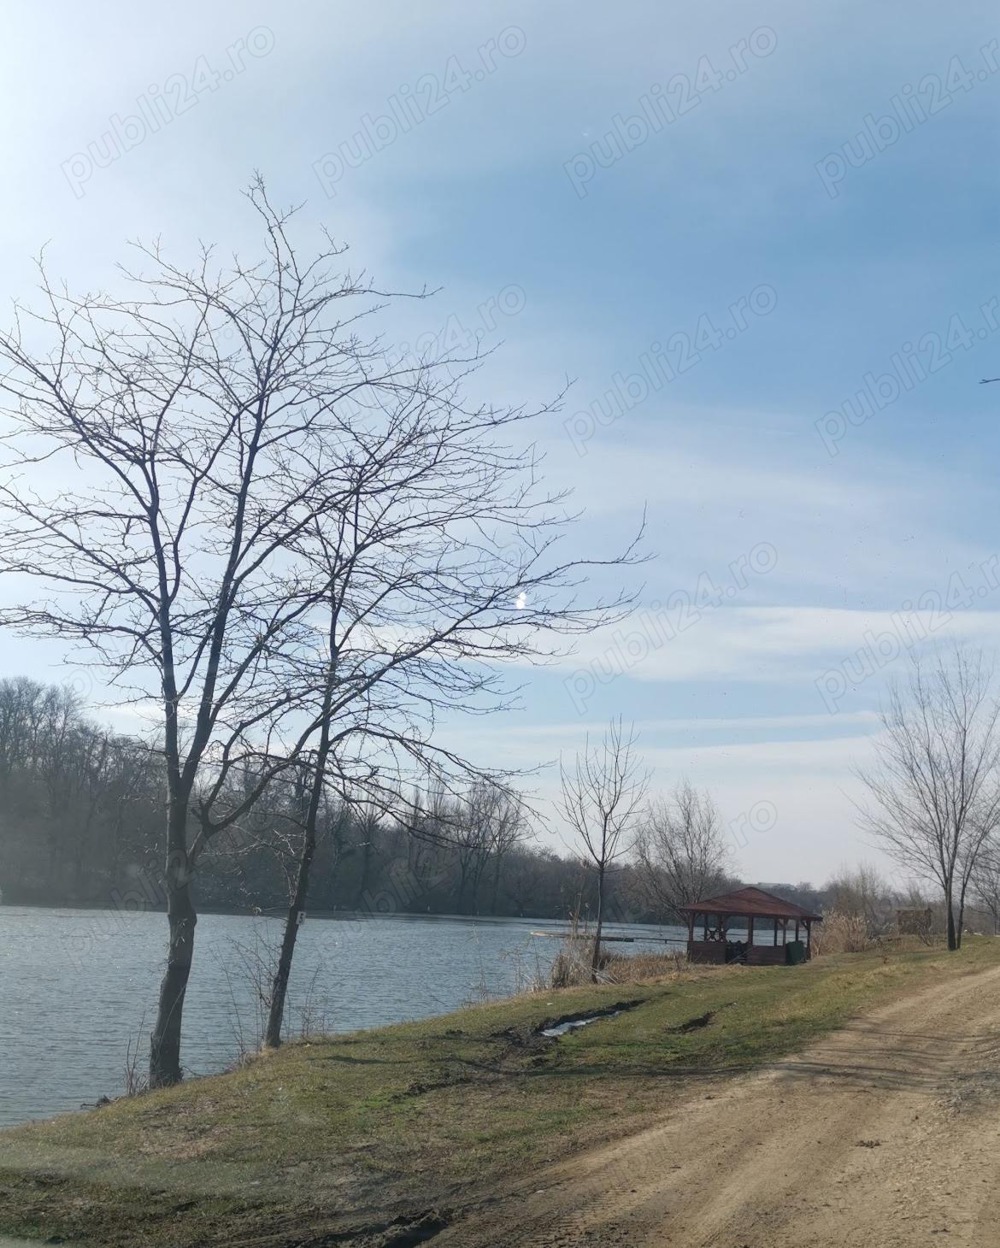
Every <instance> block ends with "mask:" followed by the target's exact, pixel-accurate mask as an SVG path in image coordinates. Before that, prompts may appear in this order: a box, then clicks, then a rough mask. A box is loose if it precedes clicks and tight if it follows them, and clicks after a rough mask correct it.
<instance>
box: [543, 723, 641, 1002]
mask: <svg viewBox="0 0 1000 1248" xmlns="http://www.w3.org/2000/svg"><path fill="white" fill-rule="evenodd" d="M636 741H637V737H636V734H635V729H634V728H629V730H628V732H626V731H625V730H624V728H623V725H622V720H621V717H620V716H619V718H617V719H613V720H612V721H611V723H610V724H609V725H608V728H607V729H606V730H605V733H604V736H603V738H602V740H601V742H600V744H599V745H594V746H592V745H591V744H590V738H589V736H588V737H587V740H586V743H585V745H584V748H583V751H582V752H580V753H577V755H576V758H575V760H574V763H573V766H572V767H566V766H565V765H564V764H563V762H562V760H560V764H559V775H560V780H561V783H562V800H561V802H560V812H561V814H562V816H563V818H564V819H565V820H566V822H567V823H568V824H569V826H570V828H572V830H573V831H574V832H575V833H576V834H577V836H578V837H579V838H580V840H581V842H582V843H583V846H584V849H585V850H586V853H587V855H588V856H589V858H590V860H591V861H592V862H593V864H594V866H595V867H596V869H597V910H596V930H595V932H594V951H593V955H592V958H591V971H592V973H593V976H594V979H595V980H596V978H597V970H598V967H599V965H600V958H601V928H602V924H603V922H604V896H605V881H606V877H607V873H608V868H609V867H610V866H611V865H612V864H613V863H614V862H615V861H616V860H617V859H618V858H620V857H621V856H622V855H623V854H624V853H626V852H627V851H628V849H629V848H630V846H631V833H632V831H633V827H634V824H635V822H636V819H637V818H638V815H639V811H640V809H641V807H642V803H643V801H644V800H645V797H646V790H647V788H648V787H649V773H648V772H647V771H646V770H645V769H644V768H643V767H642V765H641V763H640V760H639V758H638V755H637V754H636V749H635V747H636Z"/></svg>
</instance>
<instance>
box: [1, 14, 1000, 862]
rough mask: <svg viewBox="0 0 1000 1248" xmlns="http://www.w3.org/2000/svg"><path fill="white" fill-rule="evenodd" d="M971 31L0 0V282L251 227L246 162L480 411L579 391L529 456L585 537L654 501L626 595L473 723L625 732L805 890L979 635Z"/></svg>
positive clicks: (32, 665) (989, 403) (997, 316)
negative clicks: (875, 778)
mask: <svg viewBox="0 0 1000 1248" xmlns="http://www.w3.org/2000/svg"><path fill="white" fill-rule="evenodd" d="M994 31H995V6H994V5H992V4H990V5H988V4H986V3H974V2H969V3H965V4H963V5H961V6H942V5H940V4H939V3H922V2H914V0H908V2H907V3H906V4H903V3H901V2H897V0H890V2H887V3H883V4H882V5H880V6H878V9H877V11H873V8H872V6H870V5H867V4H861V3H847V2H844V0H830V2H829V3H827V4H824V5H822V6H819V5H814V6H804V5H802V4H801V3H786V2H784V0H782V2H775V3H765V2H761V0H755V2H752V3H746V2H743V3H726V2H723V0H702V2H699V3H698V4H687V5H680V4H673V3H668V4H663V3H652V2H649V3H646V2H642V0H635V2H633V3H626V4H623V5H617V6H608V5H605V4H597V3H591V2H590V0H574V3H572V4H571V3H568V2H566V0H555V2H550V3H547V4H545V5H538V4H537V3H533V4H527V3H501V4H496V5H491V6H473V5H468V4H458V3H454V4H453V3H443V2H430V3H426V4H422V5H420V6H414V5H412V4H402V3H380V4H371V5H367V6H345V5H340V4H326V3H324V4H320V3H303V2H301V0H298V2H297V0H288V2H286V3H285V4H283V5H281V6H273V5H264V4H259V3H254V2H250V3H241V4H239V5H237V4H234V3H230V2H221V0H220V2H218V3H215V4H213V5H211V6H208V5H203V4H199V5H195V4H191V3H188V2H186V0H181V2H180V3H178V4H175V5H174V6H171V7H170V8H169V9H161V10H157V11H155V12H144V11H142V10H141V9H137V8H135V7H134V6H126V5H124V4H118V3H114V4H113V3H95V4H93V5H89V6H86V9H85V10H83V9H81V8H80V7H79V6H72V5H69V4H67V3H64V2H60V3H57V4H56V5H54V6H46V7H45V8H44V9H43V8H39V7H37V6H29V5H27V4H23V3H21V4H16V5H13V6H11V7H10V10H9V13H8V16H7V31H6V36H7V37H6V38H5V40H4V43H3V46H2V48H0V91H2V92H3V93H4V95H5V96H6V98H5V100H4V108H3V109H2V111H0V134H2V142H3V147H4V154H5V162H4V172H5V179H6V186H7V191H8V193H7V195H6V196H5V197H4V203H3V205H2V207H0V216H2V224H3V232H4V239H5V247H4V249H3V252H2V254H0V291H2V292H3V294H4V296H5V297H6V296H13V295H15V294H23V293H24V292H25V291H26V290H27V288H28V287H29V286H30V284H31V282H32V274H31V268H30V263H29V260H30V256H31V255H32V254H33V253H34V252H36V251H37V249H38V248H39V246H40V245H41V244H42V243H45V242H48V243H49V255H50V260H51V263H52V267H53V268H54V269H55V270H56V271H58V272H60V273H65V274H66V275H67V276H68V277H70V278H71V279H73V280H77V281H79V282H81V283H83V284H86V285H89V286H94V285H99V284H101V283H103V282H105V281H106V280H107V278H108V275H109V270H110V266H111V264H112V263H113V261H114V260H115V259H117V258H118V257H119V256H120V255H121V253H122V243H123V240H125V239H126V238H129V237H132V236H134V235H136V234H139V233H141V234H144V235H146V236H149V235H152V234H161V235H162V236H163V237H164V239H165V240H166V241H167V242H168V243H170V244H171V245H175V246H176V247H178V248H180V249H183V248H184V247H186V246H188V245H190V244H191V242H192V240H193V239H194V238H196V237H199V236H200V237H204V238H206V239H215V240H219V241H221V242H224V243H225V244H227V245H230V244H231V245H234V246H239V245H241V244H242V245H247V246H249V245H251V244H252V241H253V239H252V235H251V233H250V231H251V229H252V221H251V218H250V217H249V216H248V214H247V213H245V212H244V211H243V209H242V205H241V202H240V200H239V197H238V191H239V188H240V187H241V186H242V185H244V184H245V183H246V181H247V179H248V177H249V175H250V173H251V171H252V170H253V169H254V168H259V169H260V170H261V171H262V172H263V173H264V175H265V177H266V178H267V180H268V182H269V185H270V188H271V190H272V192H273V194H274V197H275V198H276V199H278V200H280V201H283V202H288V201H305V207H304V209H303V221H304V225H306V226H309V225H315V224H317V223H320V222H323V223H326V224H327V225H329V227H330V228H331V229H332V230H333V232H334V233H335V234H336V235H337V236H338V237H340V238H343V239H345V240H347V241H349V242H350V243H351V246H352V252H353V257H354V260H355V262H356V263H357V264H363V265H364V266H366V267H367V268H368V269H369V270H371V271H372V272H373V273H374V274H377V275H378V277H379V278H380V280H382V281H383V282H384V283H385V284H387V285H397V286H409V287H420V286H423V285H424V284H427V285H429V286H435V287H436V286H441V287H442V290H441V293H440V294H439V295H438V296H436V298H435V300H434V301H433V302H431V303H427V304H421V305H419V308H418V311H417V312H416V313H413V314H412V319H411V320H410V321H409V322H407V323H405V324H403V323H402V322H401V323H400V333H401V334H403V335H404V336H407V337H414V336H416V335H417V334H418V333H420V332H424V331H428V330H437V329H439V328H441V327H447V326H451V327H460V328H461V330H462V331H463V332H469V333H477V332H481V333H482V335H483V341H484V343H485V345H487V346H494V345H499V344H501V343H502V346H500V349H499V350H498V351H497V353H496V354H495V355H494V356H493V357H492V358H491V360H490V362H489V364H488V366H487V367H486V369H484V371H483V373H482V374H481V376H480V377H479V379H478V380H477V383H476V385H477V386H478V387H480V388H481V389H482V391H483V393H484V394H489V395H491V396H492V397H495V398H498V399H501V400H511V401H517V402H533V401H541V400H544V399H547V398H548V397H549V396H550V395H551V394H552V393H554V392H555V391H556V390H558V389H559V388H560V387H561V386H562V384H563V383H564V381H565V379H566V378H567V377H568V378H571V379H573V386H572V389H571V391H570V397H569V399H568V403H567V406H566V408H565V410H564V411H563V412H562V413H561V414H560V415H559V416H557V417H554V418H552V419H551V420H549V421H548V422H547V423H546V425H545V426H544V428H541V429H540V430H539V437H540V441H541V442H542V444H543V445H544V447H545V449H546V451H547V454H548V466H549V472H550V474H551V476H552V478H553V480H555V481H558V482H560V483H563V484H567V485H572V486H574V487H575V489H576V491H577V499H578V501H579V502H580V503H581V504H582V505H584V506H585V507H586V508H587V517H586V518H585V520H584V521H583V522H582V523H581V524H580V526H579V529H578V532H577V534H576V537H575V539H574V540H575V541H576V542H577V543H578V545H579V549H580V551H581V552H584V551H588V550H593V549H610V547H611V546H612V545H613V544H614V542H615V541H616V540H618V539H619V538H621V536H622V535H624V534H626V533H628V532H629V531H630V529H631V528H632V527H634V525H635V523H636V521H637V518H638V515H639V513H640V511H641V507H642V504H643V502H645V503H646V504H647V506H648V520H649V546H650V548H651V549H652V550H653V551H654V552H655V554H656V558H655V560H654V561H653V562H652V563H650V564H649V565H648V566H647V567H646V568H645V569H644V576H645V588H644V590H643V602H644V611H643V613H640V616H639V617H638V618H637V620H636V621H635V622H634V623H633V624H631V625H629V626H628V627H627V628H626V629H625V630H624V632H623V634H622V635H621V636H619V637H617V638H615V637H614V636H601V637H597V636H595V637H593V638H589V639H587V641H586V643H585V644H584V645H583V646H581V649H580V652H579V653H578V654H577V655H576V656H575V657H573V658H571V659H568V660H567V662H566V664H565V665H564V666H562V667H560V668H557V669H550V670H548V671H546V672H544V673H539V674H536V675H533V676H531V677H530V678H529V686H528V689H527V691H526V695H525V707H524V710H523V712H521V713H519V714H518V715H516V716H514V715H512V716H510V717H508V718H507V719H505V720H496V721H492V722H490V723H488V724H484V723H482V722H480V723H478V724H477V725H475V727H474V730H473V731H472V732H471V733H469V732H465V733H463V739H464V740H466V741H471V742H472V743H473V746H474V748H475V749H477V750H481V751H482V753H483V757H484V758H485V757H488V758H489V759H490V760H491V761H506V762H511V763H514V764H518V763H529V762H537V761H538V760H539V759H540V758H551V757H554V756H555V755H557V754H558V752H559V750H560V749H562V750H572V749H574V748H575V747H576V746H577V745H579V744H580V742H581V740H582V737H583V734H584V733H585V732H586V731H587V729H588V728H589V729H591V730H594V729H598V730H599V728H600V725H601V723H602V722H603V721H604V720H605V719H606V718H607V716H608V715H610V714H617V713H621V714H623V715H624V716H625V717H626V718H627V719H630V718H631V719H634V720H635V721H636V724H637V727H638V729H639V731H640V734H641V740H642V744H643V748H644V752H645V753H646V756H647V758H648V761H649V762H650V764H651V765H653V766H654V767H655V783H656V786H657V787H658V788H664V789H665V788H668V787H670V786H671V785H672V784H673V783H675V782H676V781H677V780H678V779H679V778H680V777H681V776H682V775H687V776H689V777H690V778H691V779H692V780H693V781H694V782H695V783H696V784H699V785H706V786H708V787H710V788H711V789H712V791H713V793H714V794H715V795H716V798H717V800H718V802H719V804H720V806H721V808H722V811H723V813H724V816H725V818H726V821H727V824H731V825H732V826H733V828H734V853H735V855H736V865H737V867H738V868H739V869H741V870H742V871H743V872H744V874H746V875H747V876H748V877H750V878H761V879H776V878H790V877H791V878H805V877H812V878H814V879H820V878H822V877H824V876H825V875H827V874H829V873H830V872H832V871H834V870H836V869H837V868H838V867H839V866H840V865H841V864H842V863H849V862H852V861H856V860H857V859H859V858H868V859H870V860H873V861H877V860H878V855H877V853H876V852H875V851H874V850H873V849H872V848H871V847H869V846H866V845H865V844H864V842H863V841H862V839H861V837H860V834H859V833H858V832H857V831H856V830H855V827H854V821H853V814H852V809H851V804H850V798H851V796H852V794H855V793H856V784H855V781H854V780H853V779H852V768H853V767H854V766H855V765H856V764H858V763H863V762H864V760H865V759H866V758H867V757H868V756H869V754H870V751H871V745H872V737H873V733H874V732H875V731H876V730H877V719H876V711H877V707H878V704H879V698H880V696H881V694H882V692H883V690H884V687H885V681H886V679H888V678H889V677H891V676H892V675H894V674H901V673H905V664H906V655H907V653H908V652H909V651H910V650H911V649H912V648H913V647H914V645H919V644H925V643H926V642H937V641H942V640H947V639H949V638H952V637H959V638H962V639H967V640H970V641H972V642H973V643H975V644H983V645H985V646H986V647H988V648H992V647H993V646H994V644H995V641H996V637H997V631H998V628H997V621H998V616H997V611H998V609H1000V588H998V583H1000V572H998V571H996V569H997V568H998V567H1000V564H996V563H992V562H991V560H993V559H994V558H995V557H996V556H997V555H1000V531H998V526H997V521H996V505H995V495H996V486H995V480H994V478H995V471H994V468H993V461H994V459H995V453H996V450H997V441H998V438H997V433H996V431H995V430H996V413H997V409H998V403H1000V385H998V386H997V387H995V388H993V387H988V386H983V387H981V386H979V385H978V381H979V379H980V377H982V376H994V375H998V374H1000V275H998V272H997V266H996V262H995V256H994V251H995V249H994V241H995V240H994V233H995V220H996V215H995V213H996V201H997V190H998V187H997V179H998V173H997V170H998V169H1000V161H998V155H1000V152H998V138H997V133H998V132H997V126H996V116H997V106H998V93H1000V67H998V66H1000V55H998V51H997V49H998V47H1000V45H998V44H997V36H996V34H995V33H994ZM241 41H242V45H243V47H244V51H243V52H242V54H241V53H240V52H239V51H238V50H237V51H235V52H230V51H229V49H233V48H234V47H238V46H239V45H240V43H241ZM241 56H242V59H241ZM227 75H228V77H227ZM156 98H159V100H160V104H159V105H158V106H157V105H156V104H155V102H154V101H155V99H156ZM157 107H159V108H160V110H161V111H160V112H159V113H157V112H156V111H155V110H156V108H157ZM667 108H669V109H670V110H672V111H671V113H669V114H668V113H667V111H666V109H667ZM407 109H409V110H410V111H409V112H407V111H406V110H407ZM657 109H659V110H660V111H657ZM932 110H933V111H932ZM129 117H133V118H137V119H139V120H138V121H133V122H132V123H131V128H129V127H130V123H129V121H128V120H127V119H128V118H129ZM150 117H153V118H157V119H158V120H157V122H156V128H155V132H154V128H153V124H152V123H151V122H149V120H148V118H150ZM668 117H672V119H670V120H668V119H667V118H668ZM400 118H402V119H403V121H404V122H405V123H406V124H405V126H404V125H403V124H401V122H400V120H399V119H400ZM113 119H115V120H113ZM380 119H382V120H380ZM637 119H638V120H637ZM886 119H888V120H886ZM654 123H655V124H654ZM643 127H645V130H646V133H645V134H644V133H643ZM393 129H395V130H396V131H397V133H396V135H395V137H394V138H393V136H392V131H393ZM109 130H110V131H111V132H112V133H117V134H118V135H121V136H124V138H123V139H121V140H120V142H119V144H118V146H117V147H116V146H115V144H114V141H113V142H112V145H111V146H110V147H108V146H107V144H106V141H105V140H104V139H103V138H102V136H104V135H105V134H106V133H107V132H108V131H109ZM142 131H145V132H146V133H145V135H144V137H143V134H142ZM366 133H367V134H369V135H374V136H375V137H374V139H370V140H366V139H365V138H364V137H362V139H361V140H360V146H359V140H358V137H357V136H358V135H359V134H360V135H362V136H364V135H365V134H366ZM623 135H624V136H625V137H624V138H623V137H622V136H623ZM609 136H610V137H609ZM390 140H391V141H390ZM126 149H127V150H126ZM991 301H995V302H991ZM654 344H658V345H657V346H654ZM654 357H656V358H657V359H658V360H659V361H660V363H659V364H658V365H657V364H655V363H651V361H653V359H654ZM663 361H665V362H666V363H665V364H664V363H663ZM665 367H669V369H670V370H671V371H672V373H673V376H672V378H670V379H668V377H667V375H666V373H665V372H664V368H665ZM657 370H659V371H657ZM630 379H631V380H630ZM880 379H881V380H880ZM609 394H610V395H611V396H612V397H609ZM623 394H624V395H625V398H624V399H622V397H621V396H622V395H623ZM615 395H617V396H618V397H617V398H615V397H613V396H615ZM873 395H874V396H875V397H874V398H873V397H872V396H873ZM879 396H881V397H879ZM852 417H853V419H852ZM654 604H657V605H654ZM4 644H5V647H6V649H7V657H6V660H5V662H4V665H3V666H4V668H5V670H8V671H26V670H30V669H36V670H37V669H38V668H39V665H41V673H42V674H43V675H48V676H51V677H52V678H61V676H62V675H63V674H64V673H62V672H61V671H60V670H59V669H58V668H57V667H55V666H49V665H50V664H51V663H52V662H53V661H54V660H55V659H56V658H57V657H58V656H57V655H56V654H55V653H54V652H53V650H52V648H51V647H44V648H42V647H37V646H32V645H29V644H28V643H26V642H23V641H11V640H10V639H7V641H5V643H4ZM74 679H77V680H82V679H83V678H81V677H80V676H79V675H77V676H76V677H74ZM88 692H90V690H88ZM99 694H100V691H99V690H94V691H93V695H94V697H95V698H96V697H98V696H99ZM551 784H552V781H551V778H550V779H548V780H542V781H541V782H540V786H539V787H540V790H541V793H542V796H543V798H544V796H545V795H546V794H547V793H549V792H550V791H551Z"/></svg>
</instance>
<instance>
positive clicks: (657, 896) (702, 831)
mask: <svg viewBox="0 0 1000 1248" xmlns="http://www.w3.org/2000/svg"><path fill="white" fill-rule="evenodd" d="M635 851H636V858H637V860H638V863H639V866H640V869H641V876H640V879H641V881H642V886H643V889H644V891H645V892H646V893H647V895H648V897H649V898H650V899H651V901H652V903H653V905H654V907H655V908H656V909H657V910H658V911H659V912H660V914H661V915H662V916H663V917H664V918H672V919H676V918H677V917H678V910H679V907H681V906H685V905H689V904H690V903H691V902H695V901H698V900H699V899H700V898H703V897H710V896H711V895H712V894H713V893H717V892H718V891H719V890H720V889H721V888H723V887H724V886H725V884H726V880H727V874H726V865H727V863H728V860H729V846H728V841H727V839H726V836H725V834H724V832H723V830H722V824H721V821H720V819H719V812H718V810H717V809H716V807H715V803H714V802H713V801H712V798H711V796H710V795H709V794H708V793H702V792H699V791H698V790H697V789H696V788H694V786H693V785H692V784H691V783H690V782H689V781H687V780H685V781H682V782H681V783H680V784H678V785H677V787H676V788H675V789H674V791H673V793H672V794H671V795H670V797H669V799H667V800H661V801H658V802H655V803H653V804H652V805H651V806H650V808H649V809H648V810H647V811H646V812H645V814H644V816H643V819H642V822H641V824H640V827H639V833H638V835H637V837H636V841H635Z"/></svg>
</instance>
